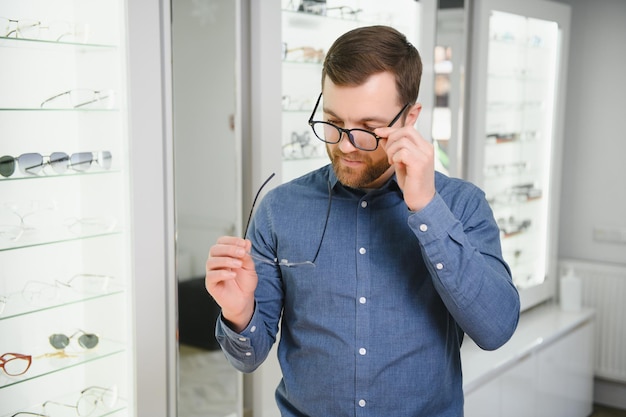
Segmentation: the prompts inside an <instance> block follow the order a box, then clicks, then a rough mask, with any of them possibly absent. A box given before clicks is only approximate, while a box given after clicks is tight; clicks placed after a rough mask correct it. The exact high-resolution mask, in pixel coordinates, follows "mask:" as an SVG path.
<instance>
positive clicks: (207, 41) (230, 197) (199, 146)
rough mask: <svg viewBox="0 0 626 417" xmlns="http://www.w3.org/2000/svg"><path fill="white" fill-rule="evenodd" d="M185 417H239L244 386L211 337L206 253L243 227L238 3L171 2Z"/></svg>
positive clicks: (212, 307)
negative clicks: (238, 124) (237, 124)
mask: <svg viewBox="0 0 626 417" xmlns="http://www.w3.org/2000/svg"><path fill="white" fill-rule="evenodd" d="M171 7H172V9H171V10H172V65H173V80H172V83H173V86H172V89H173V120H174V155H175V156H174V187H175V190H174V195H175V207H176V274H177V278H178V338H179V355H178V416H179V417H192V416H203V417H213V416H220V417H224V416H239V415H241V410H240V404H241V400H240V396H241V395H242V394H241V388H240V387H241V376H240V375H239V374H238V373H237V372H236V371H235V369H234V368H233V367H231V366H230V364H228V362H227V361H226V359H225V357H224V355H223V353H222V352H221V350H220V349H219V346H218V344H217V341H216V340H215V337H214V335H213V331H212V330H213V325H212V323H214V322H215V320H216V319H217V316H218V313H219V309H218V307H217V305H216V304H215V302H214V301H213V299H212V298H211V297H210V296H209V295H208V293H207V292H206V290H205V287H204V273H205V261H206V256H207V250H208V248H209V247H210V246H211V245H212V244H213V243H214V242H215V240H216V239H217V237H218V236H221V235H224V234H234V233H236V230H238V229H239V228H240V227H239V223H240V216H239V213H240V209H239V204H240V197H239V195H240V194H241V192H240V185H239V184H240V183H241V178H240V162H239V156H238V150H239V149H240V146H239V145H238V143H239V142H240V139H239V137H238V133H237V131H238V130H237V129H236V128H235V122H234V120H235V119H236V116H235V113H236V89H237V85H236V83H237V79H236V77H235V75H234V74H236V73H237V71H236V70H235V66H236V50H237V49H236V40H237V34H236V32H235V31H236V28H237V27H238V24H236V20H237V2H234V1H232V0H172V3H171Z"/></svg>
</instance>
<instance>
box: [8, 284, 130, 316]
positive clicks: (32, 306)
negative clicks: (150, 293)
mask: <svg viewBox="0 0 626 417" xmlns="http://www.w3.org/2000/svg"><path fill="white" fill-rule="evenodd" d="M108 279H113V277H108ZM29 283H30V284H31V286H37V287H38V289H39V291H40V292H42V293H43V292H47V293H50V292H53V294H52V295H50V298H52V299H48V300H39V301H28V300H27V298H26V297H25V296H24V295H23V293H22V292H19V293H14V294H10V295H4V294H2V295H0V297H4V303H5V307H4V310H2V309H1V308H0V311H1V312H0V321H2V320H8V319H10V318H13V317H19V316H26V315H28V314H33V313H38V312H41V311H46V310H51V309H55V308H60V307H64V306H67V305H70V304H76V303H82V302H87V301H90V300H97V299H100V298H106V297H112V296H114V295H118V294H123V293H124V291H125V290H124V288H123V287H121V286H112V288H111V289H110V290H107V291H106V292H104V291H103V292H99V293H98V292H90V293H88V292H80V291H76V290H74V289H73V288H71V287H69V288H65V287H63V286H62V285H63V284H55V283H51V282H43V281H42V282H39V281H30V282H28V283H27V284H29ZM44 297H45V295H44Z"/></svg>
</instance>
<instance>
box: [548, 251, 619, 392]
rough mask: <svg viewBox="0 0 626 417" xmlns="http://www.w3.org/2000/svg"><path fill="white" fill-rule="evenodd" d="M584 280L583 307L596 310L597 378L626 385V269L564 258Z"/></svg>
mask: <svg viewBox="0 0 626 417" xmlns="http://www.w3.org/2000/svg"><path fill="white" fill-rule="evenodd" d="M559 266H560V271H561V276H562V275H563V274H564V273H565V272H567V270H568V269H570V268H571V269H572V270H573V271H574V274H575V275H576V276H578V277H580V278H581V279H582V287H583V288H582V290H583V306H584V307H591V308H594V309H595V311H596V325H595V328H596V334H595V339H596V344H595V364H594V368H595V369H594V371H595V376H597V377H600V378H604V379H608V380H612V381H617V382H626V266H617V265H607V264H603V263H599V262H589V261H578V260H571V259H562V260H560V262H559Z"/></svg>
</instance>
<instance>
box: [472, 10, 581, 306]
mask: <svg viewBox="0 0 626 417" xmlns="http://www.w3.org/2000/svg"><path fill="white" fill-rule="evenodd" d="M474 19H475V20H474V33H473V37H472V48H473V51H472V53H471V55H472V61H471V63H470V65H471V70H472V71H471V72H472V77H471V84H470V91H471V94H470V102H469V104H468V106H467V108H468V109H469V110H470V117H469V120H468V121H469V126H470V129H469V143H470V146H469V149H468V150H469V159H468V168H469V169H468V177H469V179H470V180H471V181H473V182H474V183H476V184H478V185H480V186H481V188H482V189H483V190H484V191H485V194H486V196H487V200H488V201H489V202H490V204H491V207H492V209H493V212H494V216H495V218H496V221H497V222H498V226H499V227H500V237H501V241H502V251H503V255H504V258H505V260H506V261H507V262H508V264H509V266H510V267H511V270H512V274H513V281H514V283H515V285H516V286H517V288H518V289H520V292H521V294H522V305H523V308H524V307H528V306H529V305H531V304H536V303H537V302H540V301H541V300H543V299H546V298H549V297H550V296H551V294H553V288H554V284H555V281H556V236H557V233H556V226H557V224H558V221H557V219H556V213H557V212H558V211H557V210H558V197H559V196H558V186H559V181H560V177H559V172H560V149H561V147H562V122H563V119H562V117H563V105H564V79H565V76H564V71H563V70H564V63H565V62H566V61H567V60H566V57H567V39H568V31H569V7H568V6H566V5H560V4H557V3H553V2H547V1H532V2H525V3H524V4H521V3H518V2H513V1H508V0H497V1H496V0H480V1H477V2H476V3H475V10H474Z"/></svg>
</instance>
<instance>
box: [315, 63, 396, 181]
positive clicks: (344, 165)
mask: <svg viewBox="0 0 626 417" xmlns="http://www.w3.org/2000/svg"><path fill="white" fill-rule="evenodd" d="M323 101H324V105H323V115H324V121H327V122H330V123H332V124H334V125H336V126H338V127H341V128H344V129H355V128H359V129H366V130H374V129H375V128H378V127H385V126H387V125H388V124H389V122H391V120H392V119H393V117H394V116H395V115H396V114H397V113H398V112H399V111H400V110H401V108H402V105H401V104H400V103H399V102H398V95H397V92H396V83H395V78H394V76H393V75H392V74H391V73H388V72H383V73H379V74H375V75H372V76H371V77H370V78H368V80H367V81H366V82H365V83H364V84H362V85H359V86H356V87H355V86H349V87H345V86H337V85H335V84H333V82H332V81H330V80H329V79H328V78H326V79H325V80H324V89H323ZM402 123H403V119H400V120H398V121H397V122H396V124H394V126H398V127H399V126H401V125H402ZM383 141H384V139H383V140H381V141H380V143H379V146H378V148H376V150H374V151H362V150H360V149H357V148H355V147H354V146H353V145H352V144H351V143H350V141H349V140H348V138H347V136H346V135H345V134H344V135H343V136H342V139H341V141H339V143H336V144H326V151H327V152H328V156H329V157H330V161H331V163H332V165H333V169H334V171H335V174H336V175H337V178H338V179H339V181H340V182H341V183H342V184H344V185H347V186H348V187H352V188H378V187H380V186H382V185H383V184H384V183H385V182H386V181H387V180H388V179H389V178H391V176H392V175H393V172H394V170H393V167H392V166H391V165H389V162H388V159H387V154H386V152H385V150H384V146H383V143H382V142H383Z"/></svg>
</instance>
